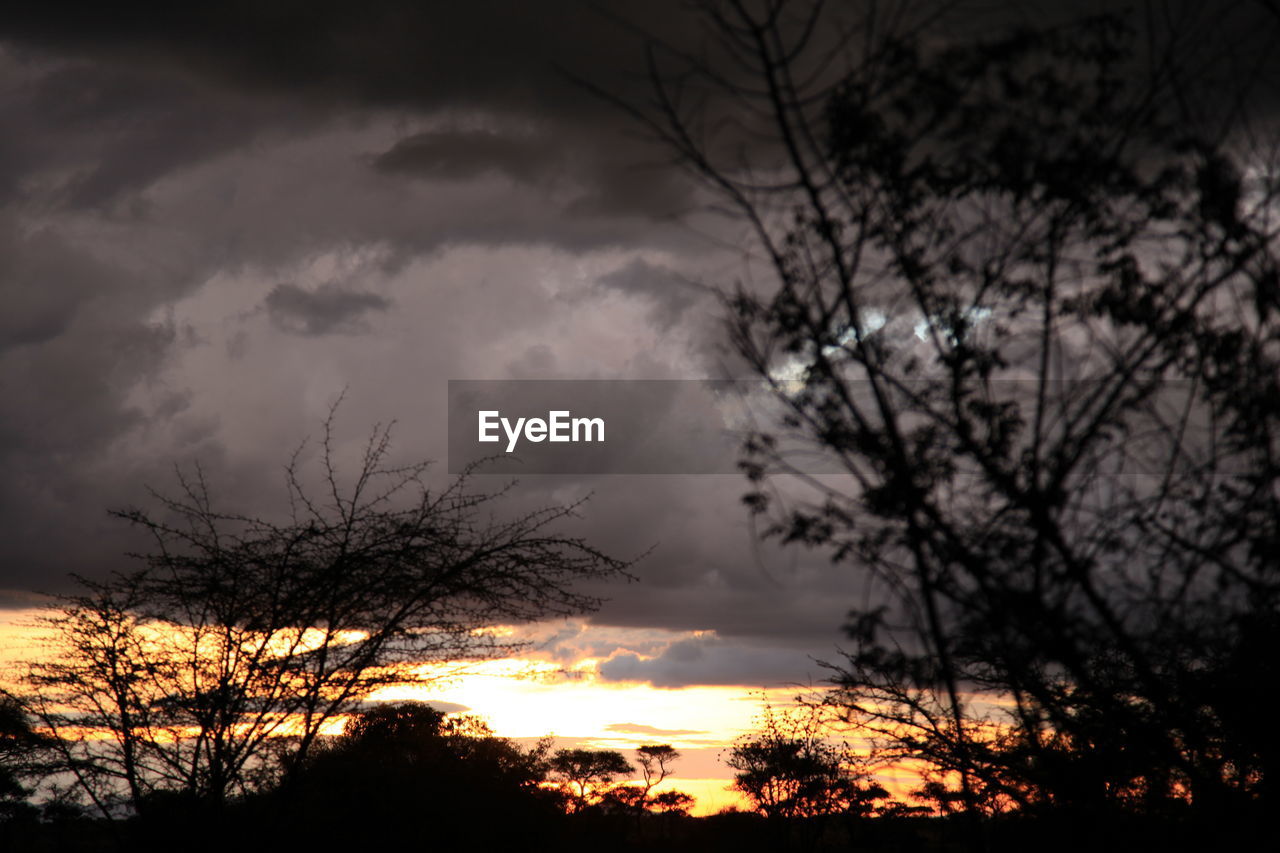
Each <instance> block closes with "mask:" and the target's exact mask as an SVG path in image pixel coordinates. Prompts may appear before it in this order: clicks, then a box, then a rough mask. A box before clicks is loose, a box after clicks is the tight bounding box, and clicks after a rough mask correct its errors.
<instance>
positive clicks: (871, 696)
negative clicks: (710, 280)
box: [623, 2, 1280, 815]
mask: <svg viewBox="0 0 1280 853" xmlns="http://www.w3.org/2000/svg"><path fill="white" fill-rule="evenodd" d="M944 5H945V4H938V5H937V7H936V8H937V9H942V8H944ZM904 6H905V4H904ZM705 8H706V24H707V34H708V37H707V40H706V41H707V43H708V44H709V45H710V48H709V49H708V52H707V54H705V55H697V56H694V55H689V54H682V53H679V52H678V51H675V50H672V49H670V48H666V47H664V46H662V45H654V46H653V49H652V51H651V57H652V69H653V80H654V90H653V91H654V97H653V101H652V103H650V104H644V105H637V104H624V105H623V106H624V107H625V108H627V109H628V110H630V111H631V112H632V114H633V115H634V116H636V117H637V118H638V119H639V120H640V121H642V122H643V123H644V124H645V126H647V127H648V128H649V129H650V130H651V131H652V132H654V133H655V135H657V136H658V137H659V139H660V140H661V141H662V142H663V143H664V144H666V145H667V146H669V147H670V148H671V149H672V150H673V151H674V152H675V153H676V154H677V155H678V157H679V158H680V160H681V161H682V162H683V163H684V164H685V165H686V166H687V167H689V169H690V170H691V171H692V172H693V173H694V174H695V175H696V176H697V177H699V178H700V179H701V180H702V181H703V182H704V184H705V185H706V187H707V188H708V189H709V191H711V192H712V193H713V194H714V195H715V196H716V197H717V198H718V199H719V200H720V201H721V202H722V203H723V204H724V205H725V206H726V207H727V209H728V211H729V213H730V214H731V215H733V216H735V217H737V218H738V220H739V221H740V222H742V223H744V224H745V225H746V226H748V227H749V228H750V229H751V232H752V235H753V237H754V245H755V247H756V248H757V249H758V257H759V259H760V260H762V261H763V265H755V266H754V267H753V269H754V270H755V271H756V272H757V273H758V274H759V275H761V277H762V278H763V279H764V283H759V282H757V283H756V284H755V285H753V286H743V287H740V288H738V289H737V290H736V291H735V292H733V293H732V294H730V295H729V296H728V299H727V305H728V308H729V310H730V313H731V332H732V336H733V342H734V344H735V346H736V348H737V350H738V351H739V352H740V353H741V354H742V355H743V356H744V358H745V359H746V361H747V362H748V364H749V365H750V366H751V368H752V369H753V370H754V371H755V372H756V373H757V374H758V376H760V377H761V378H762V379H764V380H766V381H767V382H769V383H770V384H771V386H772V388H773V391H774V394H775V397H776V399H777V400H778V401H780V402H781V403H782V405H783V406H784V407H785V408H786V411H787V416H786V418H785V420H784V421H783V422H782V423H781V424H779V425H778V428H777V429H775V430H770V431H766V432H764V433H762V434H759V435H757V436H755V437H754V438H753V439H752V441H751V442H750V443H749V444H748V448H747V451H748V452H747V458H746V460H745V467H746V470H747V472H748V474H749V475H750V477H751V478H752V480H753V482H754V483H755V484H756V488H755V489H754V490H753V492H752V493H751V494H750V495H749V496H748V503H749V505H750V506H751V507H752V508H753V509H754V510H756V511H757V512H759V513H761V514H763V515H765V517H767V518H768V519H770V522H771V523H770V524H769V527H768V532H769V533H770V534H772V535H776V536H779V537H781V538H782V539H784V540H786V541H789V542H794V543H799V544H804V545H810V546H815V547H821V548H826V549H829V551H830V553H831V555H832V556H833V558H834V560H835V561H836V562H847V563H851V564H853V565H855V566H856V568H857V571H859V572H860V573H861V574H862V576H863V577H864V578H865V579H866V583H867V595H866V596H865V598H864V601H866V602H868V603H867V604H866V605H865V606H862V607H859V608H857V609H856V610H855V611H854V612H852V613H851V615H850V621H849V635H850V637H851V638H852V640H853V642H854V645H853V648H852V649H851V651H850V652H849V653H848V656H847V660H846V661H845V662H843V663H842V664H840V665H839V666H838V667H837V669H836V672H835V681H836V683H837V689H836V693H835V695H834V697H833V699H834V701H835V702H836V703H837V704H838V705H839V706H840V707H842V708H843V709H844V711H845V713H846V715H847V717H848V719H849V720H850V721H852V722H854V723H856V724H858V725H859V726H860V727H862V729H863V731H864V732H865V733H868V734H870V735H872V736H874V737H875V738H876V739H877V740H878V741H879V745H880V747H881V748H882V749H883V750H885V751H886V753H887V754H888V755H891V756H897V757H902V758H908V757H909V758H912V759H916V760H923V761H924V762H926V763H927V764H928V765H930V766H931V767H933V768H934V770H935V771H936V777H935V779H934V781H935V783H936V786H937V787H936V790H939V791H942V792H946V793H947V795H948V796H950V797H952V798H953V799H954V800H956V801H958V802H959V803H960V804H961V806H962V808H964V809H965V810H966V811H967V812H969V813H971V814H974V813H977V812H979V811H992V810H998V809H1001V808H1005V807H1020V808H1030V807H1033V806H1037V805H1058V806H1072V807H1081V808H1090V809H1093V808H1117V807H1118V808H1141V809H1144V810H1147V811H1152V810H1159V809H1162V808H1176V807H1179V806H1181V805H1185V804H1186V803H1188V802H1189V803H1191V804H1193V805H1194V806H1195V807H1200V808H1202V809H1204V810H1206V811H1207V813H1210V814H1216V815H1221V814H1223V813H1224V811H1223V810H1228V811H1232V810H1234V809H1237V808H1239V809H1248V808H1252V806H1253V804H1256V803H1258V802H1261V801H1263V800H1265V799H1266V798H1267V796H1268V792H1269V791H1270V790H1271V789H1272V787H1273V783H1272V782H1268V781H1267V778H1268V776H1267V772H1266V770H1267V767H1268V766H1271V767H1274V762H1275V751H1274V746H1272V745H1271V744H1273V742H1274V739H1273V738H1270V737H1269V736H1267V735H1266V734H1265V733H1264V732H1263V730H1262V729H1263V724H1262V721H1261V720H1260V719H1259V718H1258V716H1257V715H1256V714H1253V713H1251V712H1250V711H1249V708H1250V707H1251V705H1252V704H1253V703H1256V702H1257V701H1258V698H1259V697H1258V696H1257V692H1256V689H1254V688H1252V687H1250V685H1249V683H1248V679H1247V678H1243V677H1242V672H1243V671H1242V670H1241V661H1242V660H1243V659H1244V657H1246V656H1247V655H1248V649H1250V648H1257V647H1258V645H1257V644H1258V643H1260V642H1261V643H1266V644H1271V645H1274V643H1275V641H1276V638H1277V636H1280V562H1278V561H1277V558H1276V555H1277V554H1280V465H1278V464H1277V458H1278V456H1277V452H1278V451H1280V447H1277V435H1278V434H1280V431H1278V430H1277V426H1280V406H1277V403H1276V401H1277V400H1280V326H1278V325H1277V320H1276V316H1277V308H1280V264H1277V258H1276V253H1275V248H1276V239H1275V238H1276V232H1275V224H1276V221H1277V219H1276V205H1275V200H1276V190H1277V183H1276V177H1277V174H1276V169H1275V165H1276V158H1275V153H1276V150H1277V149H1276V147H1275V146H1273V145H1271V144H1270V142H1269V140H1268V139H1267V138H1266V136H1265V135H1262V134H1260V132H1259V127H1258V126H1257V125H1256V124H1250V123H1249V122H1248V121H1246V118H1248V116H1247V115H1245V111H1242V110H1241V109H1237V107H1240V106H1241V103H1242V97H1243V96H1242V95H1241V94H1240V93H1238V92H1234V91H1228V92H1225V93H1223V92H1219V93H1217V95H1216V96H1215V102H1214V103H1213V104H1211V105H1208V106H1209V107H1212V108H1211V109H1209V108H1205V107H1206V104H1205V103H1204V102H1201V101H1197V100H1196V96H1197V95H1198V94H1199V93H1200V92H1201V91H1202V90H1197V89H1196V85H1197V84H1198V83H1199V82H1202V80H1203V79H1204V78H1203V77H1201V78H1197V76H1196V75H1197V74H1199V73H1201V71H1203V68H1202V67H1200V66H1196V65H1195V64H1194V63H1191V62H1189V61H1187V58H1186V57H1185V56H1183V55H1181V54H1180V53H1179V51H1180V50H1181V49H1182V45H1184V44H1185V43H1186V41H1187V40H1186V38H1185V36H1186V34H1185V33H1182V32H1170V31H1162V30H1159V29H1157V28H1155V27H1154V26H1153V25H1150V22H1148V26H1147V29H1146V30H1145V31H1144V33H1143V35H1144V36H1145V41H1141V40H1139V39H1138V37H1137V35H1136V33H1135V31H1134V29H1133V27H1132V26H1131V25H1130V23H1129V22H1127V21H1126V20H1124V19H1121V18H1117V17H1109V16H1104V17H1095V18H1087V19H1078V20H1071V21H1061V22H1058V23H1056V24H1053V25H1048V26H1041V27H1039V28H1035V27H1023V28H1017V29H1011V28H1003V29H1001V28H998V27H997V28H991V29H988V30H987V31H986V32H985V34H984V35H982V36H981V37H973V36H969V37H961V36H959V35H957V33H956V31H954V30H952V29H947V28H946V27H943V26H937V25H935V24H936V23H937V20H934V21H930V20H929V19H928V17H927V16H921V17H919V18H917V19H915V20H913V21H911V22H906V21H905V20H904V19H902V18H898V19H889V18H887V17H886V11H885V8H884V7H883V6H882V5H881V4H875V3H867V4H849V5H839V6H837V5H835V4H832V5H828V6H823V4H820V3H782V2H763V3H747V2H726V3H708V4H706V7H705ZM916 8H917V9H919V8H920V7H916ZM1152 19H1153V20H1159V19H1160V16H1158V15H1153V18H1152ZM938 20H943V19H938ZM944 22H945V21H944ZM950 22H951V23H954V19H950ZM1198 69H1199V70H1198ZM1202 108H1204V109H1202ZM1208 119H1213V120H1214V121H1217V122H1219V123H1217V124H1213V123H1210V121H1209V120H1208ZM1224 121H1225V122H1227V123H1225V124H1224V123H1222V122H1224ZM762 270H763V272H762ZM784 438H792V439H799V440H801V441H802V442H804V443H805V444H806V446H808V447H816V448H817V449H818V450H820V451H821V452H822V453H823V454H825V457H826V458H827V459H829V460H831V461H832V462H833V463H834V464H835V466H836V468H837V470H839V471H840V472H841V473H842V476H840V477H806V476H801V477H800V479H801V481H802V482H803V483H804V484H806V485H807V486H808V487H810V488H811V489H812V490H813V491H811V492H809V494H808V496H800V497H797V495H796V489H794V488H792V487H790V486H782V485H780V484H779V480H778V478H777V477H775V476H774V475H775V474H778V473H788V472H790V473H793V474H794V473H797V472H796V470H795V467H794V466H793V465H792V464H790V457H788V455H787V453H786V451H784V449H783V448H784V447H786V446H787V445H786V442H785V441H783V440H782V439H784ZM749 757H750V756H749V755H747V754H744V755H743V756H742V757H741V760H742V761H743V762H746V761H747V759H748V758H749ZM760 791H761V795H762V796H769V795H768V794H767V789H765V788H763V787H761V789H760ZM788 796H789V795H788ZM786 798H787V797H786V796H783V795H781V794H780V795H779V797H778V798H776V799H778V801H779V802H782V801H785V800H786ZM771 799H773V798H771ZM1233 813H1234V812H1233Z"/></svg>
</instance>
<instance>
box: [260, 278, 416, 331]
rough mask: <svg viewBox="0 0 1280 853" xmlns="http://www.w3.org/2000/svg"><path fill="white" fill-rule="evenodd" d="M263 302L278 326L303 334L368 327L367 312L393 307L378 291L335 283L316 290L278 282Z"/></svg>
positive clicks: (363, 329)
mask: <svg viewBox="0 0 1280 853" xmlns="http://www.w3.org/2000/svg"><path fill="white" fill-rule="evenodd" d="M263 304H264V305H265V306H266V309H267V313H268V314H269V315H270V316H271V322H272V323H274V324H275V325H276V327H277V328H279V329H281V330H283V331H286V332H293V333H295V334H300V335H329V334H335V333H341V334H352V333H358V332H363V331H367V329H368V326H367V324H366V323H365V322H364V321H365V317H366V315H368V314H369V313H370V312H380V311H386V310H387V309H388V308H389V307H391V303H390V301H388V300H387V299H386V298H385V297H382V296H379V295H378V294H376V293H364V292H361V291H356V290H348V289H346V288H344V287H342V286H340V285H337V284H333V283H329V284H322V285H320V286H319V287H317V288H316V289H315V290H305V289H303V288H301V287H298V286H297V285H296V284H277V285H276V286H275V287H273V288H272V289H271V292H270V293H268V294H267V298H266V299H265V300H264V302H263Z"/></svg>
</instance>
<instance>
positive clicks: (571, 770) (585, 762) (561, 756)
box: [548, 749, 635, 813]
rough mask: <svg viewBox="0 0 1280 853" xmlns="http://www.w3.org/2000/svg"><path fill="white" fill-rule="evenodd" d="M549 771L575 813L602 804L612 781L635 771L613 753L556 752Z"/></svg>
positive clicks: (576, 750) (616, 753)
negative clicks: (598, 803)
mask: <svg viewBox="0 0 1280 853" xmlns="http://www.w3.org/2000/svg"><path fill="white" fill-rule="evenodd" d="M548 767H549V768H550V769H551V777H552V779H553V780H554V781H556V782H558V783H559V785H560V789H561V790H562V791H563V792H564V794H565V797H566V800H567V802H568V804H569V810H570V811H571V812H575V813H576V812H580V811H582V810H583V809H585V808H586V807H587V806H589V805H592V804H593V803H597V802H601V801H602V800H604V799H605V797H606V796H607V795H608V794H609V792H610V791H611V790H612V789H613V787H614V780H615V779H617V778H618V777H619V776H623V775H627V774H630V773H631V772H632V771H633V770H635V768H634V767H632V766H631V763H630V762H629V761H627V759H626V756H624V755H623V754H622V753H621V752H618V751H617V750H613V749H559V750H556V753H555V754H554V755H553V756H551V760H550V762H549V763H548Z"/></svg>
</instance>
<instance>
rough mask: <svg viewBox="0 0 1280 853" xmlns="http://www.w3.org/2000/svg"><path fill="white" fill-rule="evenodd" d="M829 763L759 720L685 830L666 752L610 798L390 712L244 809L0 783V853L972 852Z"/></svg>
mask: <svg viewBox="0 0 1280 853" xmlns="http://www.w3.org/2000/svg"><path fill="white" fill-rule="evenodd" d="M13 711H14V708H13V706H12V705H5V706H4V715H3V730H2V735H0V745H2V747H3V754H4V756H5V757H6V761H7V762H8V765H7V766H9V767H10V768H13V769H15V770H16V769H17V768H19V767H25V768H26V770H27V771H28V772H29V771H30V770H31V768H33V767H34V766H35V764H36V762H37V761H38V753H39V751H40V750H41V749H44V748H47V744H42V743H41V739H40V738H39V737H36V736H34V735H32V733H31V731H30V729H28V728H27V727H25V726H24V725H23V724H22V722H21V720H20V718H19V717H18V716H16V715H15V714H14V713H13ZM808 719H816V718H813V717H809V718H808ZM837 752H838V751H837V750H835V748H834V747H831V746H829V745H821V744H819V743H818V741H816V740H814V739H812V738H811V737H810V736H809V733H806V732H803V731H799V730H797V729H796V728H795V726H794V725H792V724H789V723H785V722H781V721H780V718H779V717H777V716H767V717H766V720H765V725H764V726H763V727H762V728H761V729H760V730H759V731H758V732H756V733H755V734H753V735H751V736H748V737H745V738H743V739H742V740H740V741H739V743H738V745H737V746H735V748H734V749H733V750H732V756H731V758H730V763H731V764H734V766H735V767H736V768H737V770H738V773H737V777H736V785H737V787H738V788H739V790H741V791H742V792H743V793H744V794H745V795H746V798H747V802H749V803H750V804H751V805H753V806H754V810H750V811H747V810H744V811H727V812H722V813H720V814H715V815H710V816H705V817H692V816H690V815H689V814H688V813H687V811H686V809H687V807H688V806H689V805H691V802H692V800H691V798H689V797H688V796H687V795H683V794H680V793H679V792H676V791H666V792H664V793H655V792H654V791H653V790H652V789H653V787H654V786H655V785H656V784H657V783H659V782H661V781H662V780H663V779H665V778H666V777H667V776H668V775H669V774H670V772H671V769H672V764H673V762H674V761H675V760H676V759H677V758H678V757H679V753H678V752H676V751H675V750H673V749H672V748H671V747H669V746H665V745H656V746H647V747H642V748H640V749H639V750H637V755H638V760H639V763H640V765H641V768H640V769H641V771H642V774H641V775H642V779H641V781H640V782H622V783H619V782H616V781H615V780H616V779H617V777H618V776H620V775H623V774H626V773H630V772H631V771H633V770H634V769H635V768H633V767H632V766H631V765H630V764H629V763H628V762H627V761H626V759H625V758H624V757H623V756H622V755H621V754H620V753H617V752H611V751H591V750H580V749H579V750H560V751H557V752H555V753H552V752H551V751H550V748H549V742H544V743H541V744H539V745H537V746H535V747H533V748H528V749H525V748H521V747H520V746H518V745H516V744H514V743H512V742H511V741H509V740H507V739H505V738H500V737H496V736H494V735H493V733H492V732H490V731H489V730H488V729H487V728H486V727H485V726H484V725H483V724H482V723H480V722H478V721H476V720H474V719H471V718H467V717H453V716H447V715H445V714H443V713H441V712H440V711H437V710H435V709H433V708H431V707H430V706H427V705H420V704H416V703H403V704H389V705H383V706H379V707H377V708H374V709H372V710H369V711H366V712H364V713H362V714H360V715H359V716H358V717H356V718H355V719H354V720H353V721H352V722H351V724H350V725H349V726H348V727H347V730H346V732H345V733H344V734H343V735H341V736H339V737H335V738H332V739H329V740H328V741H326V742H325V743H323V744H322V745H321V746H320V747H318V748H317V749H316V750H315V751H314V752H312V753H311V755H310V756H309V757H308V759H307V760H306V762H305V763H304V765H303V766H301V767H300V768H299V769H298V770H296V771H295V772H294V773H293V774H292V775H291V776H290V777H289V778H287V779H286V778H284V777H277V778H275V779H272V780H267V781H264V782H263V783H262V784H261V786H260V787H259V788H258V789H257V790H255V791H254V793H252V794H246V795H243V796H239V797H236V798H234V799H231V800H228V801H223V802H220V803H213V802H210V801H209V800H207V799H203V800H202V799H201V798H198V797H194V796H191V795H184V794H182V793H180V792H155V793H153V794H151V795H150V796H148V797H146V798H145V799H144V800H143V801H142V802H141V804H140V808H139V810H138V811H137V813H135V814H132V815H130V816H128V817H122V818H119V819H107V818H103V817H99V816H94V815H92V813H90V812H89V811H88V810H86V809H83V808H79V807H76V806H74V805H72V804H70V803H69V802H65V801H57V800H54V801H50V802H47V803H45V804H44V805H43V806H42V807H37V806H36V805H33V804H31V803H29V802H26V801H25V800H24V799H23V793H24V792H23V790H22V787H21V785H20V784H19V783H18V779H17V776H18V774H16V773H14V772H12V770H11V771H10V773H9V775H7V776H5V777H2V778H0V784H2V785H4V789H3V790H4V800H3V811H2V812H0V814H2V815H3V816H2V817H0V849H2V850H15V851H17V850H22V851H32V853H43V851H68V853H80V851H84V853H90V851H119V850H144V851H152V850H154V851H169V850H174V849H182V850H191V851H220V850H232V849H235V850H250V851H253V850H262V851H275V850H319V851H329V850H332V851H349V850H371V849H380V848H384V847H385V848H388V849H427V848H431V849H469V850H493V851H502V850H517V849H525V850H566V851H592V850H688V851H695V850H697V851H754V850H759V851H824V850H860V851H872V853H876V851H884V852H885V853H888V851H906V852H907V853H909V851H920V853H935V852H936V853H944V851H963V850H969V849H972V831H973V827H972V825H971V824H970V823H969V818H968V816H966V815H964V814H963V813H953V814H950V815H944V816H939V815H938V814H936V813H932V812H931V810H930V809H928V808H925V807H921V806H907V805H905V804H903V803H901V802H896V801H893V800H891V799H890V798H889V797H888V795H887V794H886V793H885V791H884V790H883V789H882V788H880V787H879V786H878V785H876V784H875V783H874V782H871V781H870V780H868V779H866V778H865V777H862V776H860V775H858V774H851V773H849V772H847V765H846V764H844V763H842V761H843V759H842V758H840V757H839V756H838V755H837ZM24 762H25V763H24ZM766 789H767V790H766ZM1272 827H1273V825H1272V824H1269V823H1268V822H1267V821H1266V820H1265V815H1262V814H1254V815H1252V816H1250V818H1249V819H1248V820H1244V821H1237V822H1236V823H1234V824H1232V825H1224V824H1221V823H1218V822H1206V821H1205V820H1203V816H1201V815H1198V814H1197V813H1196V812H1195V811H1194V810H1192V809H1190V808H1184V809H1181V810H1165V811H1163V812H1161V813H1159V814H1143V813H1141V812H1135V811H1127V812H1121V811H1112V812H1109V813H1101V812H1094V813H1086V812H1081V811H1075V810H1071V809H1066V808H1056V809H1041V810H1035V811H1026V812H1020V813H1014V814H1008V815H1002V816H995V817H988V818H985V819H984V820H983V821H982V824H981V827H980V831H981V833H982V836H983V844H984V846H985V848H986V849H987V850H990V851H992V853H1000V852H1001V851H1021V850H1043V851H1063V853H1066V851H1078V850H1188V851H1192V850H1194V851H1205V850H1220V849H1244V848H1245V847H1246V846H1249V845H1254V844H1263V845H1265V843H1266V841H1267V840H1268V838H1270V837H1271V834H1272V833H1273V832H1274V830H1273V828H1272Z"/></svg>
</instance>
